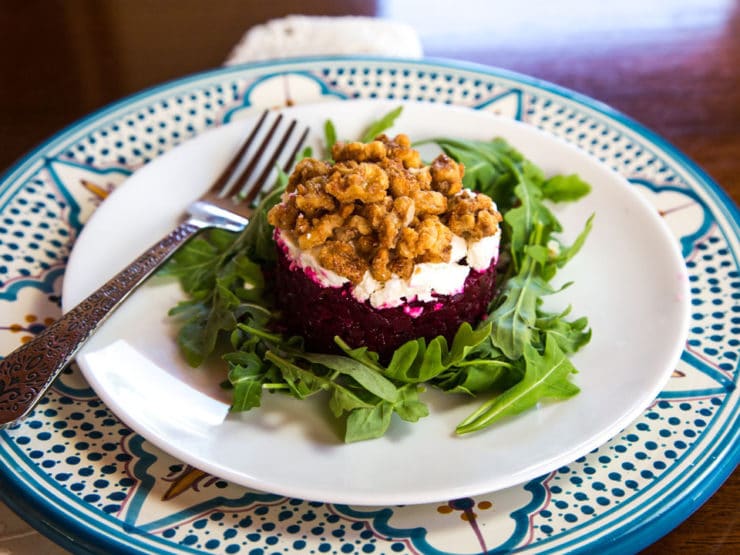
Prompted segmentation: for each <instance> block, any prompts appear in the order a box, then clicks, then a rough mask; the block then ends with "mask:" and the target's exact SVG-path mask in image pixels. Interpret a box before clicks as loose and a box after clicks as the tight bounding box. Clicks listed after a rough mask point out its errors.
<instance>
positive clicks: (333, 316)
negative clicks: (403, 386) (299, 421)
mask: <svg viewBox="0 0 740 555" xmlns="http://www.w3.org/2000/svg"><path fill="white" fill-rule="evenodd" d="M277 251H278V261H277V266H276V268H275V293H276V296H277V299H278V304H279V306H280V308H281V309H282V311H283V314H284V317H283V324H284V325H285V327H286V328H287V331H288V332H290V333H292V334H295V335H301V336H303V338H304V339H305V340H306V347H307V348H308V349H310V350H314V351H319V352H332V351H336V350H337V347H336V344H335V343H334V336H337V335H338V336H339V337H341V338H342V339H343V340H344V341H345V342H346V343H347V344H349V345H350V346H352V347H355V348H356V347H361V346H365V347H367V348H368V349H369V350H371V351H375V352H377V353H378V354H379V355H380V357H381V359H382V360H388V359H389V358H390V356H391V355H392V354H393V351H395V350H396V349H397V348H398V347H399V346H401V345H402V344H404V343H405V342H407V341H409V340H411V339H416V338H419V337H424V338H426V339H427V340H431V339H433V338H434V337H436V336H438V335H443V336H445V338H447V340H448V341H451V340H452V338H453V337H454V336H455V332H457V329H458V328H459V327H460V324H462V323H463V322H471V323H472V322H477V321H478V320H479V319H480V318H482V317H483V315H484V314H485V312H486V308H487V307H488V303H490V301H491V298H492V296H493V286H494V280H495V266H496V264H495V262H494V263H492V264H491V266H490V267H489V268H488V269H487V270H484V271H483V272H476V271H471V272H470V274H468V277H467V279H466V280H465V286H464V288H463V290H462V292H460V293H458V294H456V295H440V296H438V297H437V298H435V300H433V301H429V302H418V301H414V302H411V303H407V305H406V307H407V308H406V310H404V306H397V307H393V308H382V309H377V308H373V307H372V306H371V305H370V303H369V302H364V303H361V302H359V301H357V300H356V299H355V298H354V297H353V296H352V294H351V292H350V285H349V284H346V285H344V286H343V287H322V286H321V285H320V284H319V283H317V282H315V281H314V280H313V279H312V278H311V277H310V276H308V275H306V273H304V271H303V269H302V268H300V267H298V266H296V265H295V264H291V261H290V260H289V259H288V258H287V257H286V254H285V253H284V252H283V249H281V248H279V247H278V249H277ZM291 266H292V267H291ZM419 308H422V309H423V310H422V312H421V314H420V315H419V316H417V317H416V318H414V317H412V316H411V315H410V314H408V313H407V312H411V313H412V314H413V313H415V312H416V311H418V309H419ZM409 309H412V310H409ZM413 309H416V310H413Z"/></svg>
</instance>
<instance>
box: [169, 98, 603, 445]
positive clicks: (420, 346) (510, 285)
mask: <svg viewBox="0 0 740 555" xmlns="http://www.w3.org/2000/svg"><path fill="white" fill-rule="evenodd" d="M400 113H401V108H398V109H396V110H394V111H392V112H390V113H389V114H387V115H386V116H384V117H383V118H381V119H380V120H378V121H376V122H372V123H371V124H370V125H369V126H368V128H367V131H366V132H365V133H364V134H363V136H362V137H359V138H350V139H352V140H361V141H368V140H372V139H373V138H374V137H375V136H377V135H378V134H380V133H382V132H384V131H385V130H387V129H389V128H390V127H392V126H393V124H394V122H395V120H396V118H397V117H398V116H399V115H400ZM336 137H337V132H336V130H335V129H334V126H333V124H332V123H331V122H330V121H327V123H326V126H325V144H326V147H327V148H326V151H327V152H330V150H331V145H332V144H333V143H334V142H335V141H336ZM425 142H426V143H436V144H437V145H438V146H439V148H441V149H442V150H443V151H444V152H445V153H446V154H448V155H449V156H450V157H452V158H453V159H455V160H456V161H458V162H461V163H463V164H464V165H465V177H464V180H463V182H464V185H465V186H466V187H468V188H470V189H473V190H477V191H481V192H483V193H485V194H487V195H489V196H490V197H491V198H493V200H494V201H495V202H496V203H497V205H498V208H499V210H500V211H501V213H502V214H503V215H504V224H503V228H504V229H503V232H504V233H503V240H502V243H501V256H500V261H499V267H498V269H497V272H498V273H497V293H496V295H495V296H494V299H493V301H492V303H491V305H490V307H489V310H488V317H487V318H486V319H484V320H483V321H482V322H480V323H476V324H474V325H470V324H463V325H462V326H461V327H460V328H459V330H458V332H457V333H456V335H455V337H454V339H453V340H452V341H451V342H448V341H447V340H445V338H444V337H442V336H439V337H436V338H435V339H433V340H431V341H429V342H427V341H425V340H424V339H417V340H414V341H409V342H408V343H406V344H404V345H402V346H401V347H399V348H398V349H397V350H396V351H395V353H394V354H393V356H392V358H391V360H390V361H389V362H388V363H387V364H382V363H381V361H380V360H379V357H378V356H377V354H375V353H373V352H369V351H368V350H367V349H366V348H364V347H357V348H352V347H350V346H348V345H347V344H345V343H344V341H342V338H341V337H336V338H335V341H336V344H337V347H338V349H337V354H327V353H315V352H307V351H306V350H305V349H304V348H303V342H302V340H301V338H300V337H286V336H284V335H282V334H280V333H279V332H278V331H277V330H279V329H280V327H279V325H278V324H279V321H280V318H281V317H282V315H281V314H280V313H279V311H278V310H277V309H276V305H275V302H274V298H273V296H272V292H271V291H270V287H269V279H265V274H266V273H268V274H269V270H270V265H271V264H272V263H273V262H274V260H275V256H276V252H275V244H274V241H273V238H272V232H273V230H272V227H271V226H270V225H269V224H268V222H267V218H266V214H267V211H268V210H269V209H270V208H271V207H272V206H273V205H274V204H275V203H276V202H279V200H280V195H281V194H282V191H283V189H284V188H285V186H286V184H287V176H286V175H285V174H282V173H281V175H280V176H279V178H278V180H277V183H276V184H275V186H274V187H273V188H272V189H271V190H270V191H269V192H267V193H266V194H265V195H264V196H263V198H262V199H261V202H260V204H259V206H258V207H257V209H256V211H255V214H254V216H253V217H252V219H251V221H250V223H249V225H248V226H247V227H246V228H245V230H244V231H243V232H241V233H239V234H233V233H229V232H226V231H222V230H207V231H204V232H202V233H201V234H200V235H199V236H197V237H196V238H195V239H193V240H191V241H190V242H189V243H188V244H187V245H186V246H185V247H184V248H182V249H181V250H180V251H179V252H178V253H177V254H176V255H175V256H174V257H173V259H172V260H171V261H170V262H169V263H168V265H167V266H166V267H165V268H164V270H163V273H165V274H168V275H172V276H175V277H177V278H178V279H179V281H180V283H181V285H182V288H183V290H184V292H185V294H186V295H187V300H185V301H182V302H181V303H179V304H178V305H177V306H176V307H174V308H173V309H172V310H171V311H170V314H171V315H172V316H173V317H175V318H177V322H178V324H179V325H180V326H181V327H180V329H179V334H178V344H179V346H180V349H181V351H182V353H183V355H184V357H185V358H186V360H187V362H188V364H190V365H191V366H194V367H197V366H199V365H201V364H202V363H203V362H204V361H205V360H206V359H207V358H208V357H212V356H220V357H221V358H222V359H223V361H224V363H225V365H226V366H227V367H228V374H227V380H225V382H224V387H228V388H230V389H231V390H232V394H233V401H232V410H233V411H246V410H251V409H254V408H257V407H259V406H260V403H261V399H262V396H263V395H264V394H265V393H278V392H279V393H285V394H288V395H291V396H293V397H295V398H297V399H304V398H306V397H309V396H312V395H315V394H319V393H321V394H323V395H325V397H326V399H327V402H328V404H329V407H330V409H331V411H332V413H333V414H334V416H336V417H337V418H339V419H342V420H343V421H344V422H345V426H344V429H345V433H344V441H346V442H354V441H360V440H366V439H372V438H377V437H380V436H382V435H383V434H384V433H385V432H386V430H387V429H388V427H389V426H390V425H391V421H392V419H393V414H397V415H398V417H400V418H401V419H403V420H406V421H411V422H416V421H417V420H419V419H420V418H423V417H424V416H426V415H428V413H429V410H428V407H427V405H426V404H425V402H424V399H423V395H421V394H422V393H423V392H424V390H425V388H427V387H433V388H437V389H439V390H442V391H445V392H448V393H451V394H461V395H467V396H470V397H471V398H475V400H473V401H472V402H476V400H477V403H478V405H479V406H478V407H477V408H476V409H475V410H474V411H473V412H472V413H471V414H470V415H469V416H468V417H467V418H465V419H464V420H463V421H462V422H460V423H459V425H458V426H457V429H456V431H457V433H458V434H468V433H471V432H476V431H479V430H481V429H483V428H486V427H487V426H489V425H490V424H492V423H494V422H496V421H497V420H500V419H502V418H504V417H507V416H511V415H515V414H518V413H521V412H522V411H525V410H527V409H530V408H532V407H534V406H536V405H537V404H538V403H539V402H540V401H542V400H545V399H548V400H558V399H566V398H568V397H571V396H573V395H575V394H577V393H578V392H579V389H578V387H577V386H576V385H575V384H574V383H573V381H571V374H573V373H575V372H576V369H575V367H574V366H573V364H572V363H571V362H570V359H569V357H570V355H572V354H573V353H575V352H576V351H578V350H579V349H581V348H582V347H583V346H584V345H586V344H587V343H588V342H589V340H590V338H591V331H590V329H589V327H588V321H587V319H586V318H585V317H579V318H572V317H571V316H570V308H568V309H566V310H564V311H562V312H549V311H546V310H545V309H544V308H543V305H542V297H543V296H546V295H551V294H554V293H557V292H558V291H560V290H562V289H564V288H565V287H567V284H566V285H565V286H562V287H560V288H558V289H555V288H554V287H553V286H552V285H551V280H552V278H553V277H554V276H555V274H556V273H557V272H558V270H559V269H561V268H562V267H563V266H564V265H565V264H566V263H567V262H568V261H569V260H571V259H572V258H573V256H575V255H576V254H577V253H578V251H579V249H580V248H581V246H582V245H583V243H584V241H585V240H586V237H587V236H588V233H589V231H590V229H591V225H592V221H593V216H592V217H591V218H589V219H588V220H587V222H586V224H585V226H584V229H583V230H582V231H581V233H580V234H579V235H578V236H577V238H576V239H575V240H574V242H573V243H572V244H570V245H564V244H562V243H561V242H560V241H559V240H558V234H559V232H561V231H562V227H561V224H560V222H559V221H558V219H557V218H556V217H555V215H554V214H553V212H552V211H551V210H550V208H549V207H548V205H549V204H550V203H560V202H573V201H577V200H578V199H579V198H581V197H583V196H584V195H586V194H588V192H589V190H590V187H589V185H588V184H587V183H585V182H584V181H582V180H581V179H580V178H579V177H578V176H577V175H556V176H551V177H546V176H545V175H544V174H543V172H542V171H541V170H540V169H539V168H538V167H537V166H536V165H535V164H533V163H532V162H531V161H529V160H527V159H526V158H525V157H524V156H523V155H522V154H521V153H519V152H517V151H516V150H515V149H513V148H512V147H511V146H510V145H509V144H507V142H506V141H505V140H504V139H501V138H494V139H492V140H491V141H466V140H460V139H450V138H439V139H434V140H430V141H425ZM310 155H311V152H310V151H304V152H303V153H302V154H301V157H305V156H310Z"/></svg>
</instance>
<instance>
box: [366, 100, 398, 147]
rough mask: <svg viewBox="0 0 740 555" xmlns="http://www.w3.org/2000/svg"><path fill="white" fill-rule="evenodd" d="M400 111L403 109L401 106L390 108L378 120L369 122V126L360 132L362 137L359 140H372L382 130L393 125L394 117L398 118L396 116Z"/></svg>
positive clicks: (367, 141)
mask: <svg viewBox="0 0 740 555" xmlns="http://www.w3.org/2000/svg"><path fill="white" fill-rule="evenodd" d="M402 111H403V106H399V107H398V108H396V109H395V110H391V111H390V112H388V113H387V114H385V115H384V116H383V117H382V118H380V119H379V120H377V121H374V122H373V123H371V124H370V126H369V127H368V128H367V129H366V130H365V132H364V133H363V134H362V137H361V138H360V142H362V143H369V142H370V141H373V140H374V139H375V137H377V136H378V135H380V134H381V133H382V132H383V131H386V130H388V129H389V128H391V127H393V124H394V123H395V122H396V119H397V118H398V116H400V115H401V112H402Z"/></svg>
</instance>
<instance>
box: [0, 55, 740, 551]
mask: <svg viewBox="0 0 740 555" xmlns="http://www.w3.org/2000/svg"><path fill="white" fill-rule="evenodd" d="M355 98H357V99H386V100H391V101H414V102H428V103H443V104H458V105H464V106H468V107H472V108H475V109H478V110H482V111H488V112H493V113H495V114H498V115H499V116H502V117H505V118H510V119H516V120H521V121H523V122H525V123H527V124H530V125H531V126H535V127H539V128H541V129H542V130H544V131H546V132H547V133H550V134H552V135H554V136H556V137H559V138H560V139H561V140H563V141H565V142H569V143H571V144H572V145H574V146H576V147H578V148H579V149H581V150H582V151H584V152H586V153H588V154H590V155H591V156H592V157H594V158H596V159H598V160H600V161H601V162H603V163H605V164H606V165H607V166H609V167H611V168H612V169H613V170H614V171H616V172H617V173H618V174H621V175H622V176H623V177H624V178H626V179H627V180H628V181H629V182H630V183H631V184H632V187H633V188H634V190H635V191H637V192H638V193H639V194H640V195H642V196H643V197H644V198H645V199H646V200H647V201H648V203H649V204H650V205H652V206H653V208H654V209H655V211H656V212H657V213H658V214H659V215H660V216H661V217H662V218H664V220H665V223H666V224H667V225H668V227H669V229H670V230H671V233H672V234H673V236H674V238H675V241H676V243H677V244H678V245H679V248H680V251H681V254H682V255H683V258H684V260H685V262H686V267H687V269H688V278H689V287H690V297H691V298H690V301H691V324H690V326H691V327H690V330H689V337H688V340H687V342H686V345H685V348H684V350H683V352H682V353H681V356H680V360H679V361H678V362H677V364H675V368H673V369H672V375H671V377H670V379H669V380H668V382H667V384H665V386H664V387H663V389H662V391H661V392H660V393H659V395H658V399H657V401H656V402H655V403H653V404H652V405H651V406H650V407H649V408H647V409H646V410H644V411H642V412H641V413H640V414H637V415H634V417H635V418H636V419H635V420H633V421H632V422H631V423H629V424H626V423H625V425H626V428H625V429H624V430H611V433H610V434H609V435H611V436H613V437H612V439H611V440H609V441H608V442H606V443H604V444H602V445H600V446H599V447H596V446H595V445H593V446H589V448H591V447H595V448H594V449H593V450H591V451H590V452H588V453H585V454H583V455H582V456H580V458H578V459H576V460H575V461H574V462H572V463H570V464H567V466H561V467H559V468H556V469H552V470H550V471H547V472H544V471H543V472H544V473H543V474H541V475H538V476H535V477H531V478H528V481H527V482H525V483H523V484H520V485H512V486H511V487H509V488H507V489H504V490H501V491H497V492H496V493H478V494H477V495H475V496H466V497H459V496H457V497H456V498H455V499H445V500H443V501H435V502H434V503H427V504H421V505H412V506H381V507H367V506H358V505H354V504H348V503H346V502H345V503H343V504H331V503H320V502H309V501H303V500H301V499H297V498H294V497H291V496H288V497H286V496H284V494H285V492H283V494H274V493H262V492H259V491H256V490H251V489H247V488H245V487H244V486H239V485H236V484H235V483H233V482H228V481H225V480H223V479H221V478H217V477H215V476H212V475H210V474H207V473H206V472H205V471H203V470H199V469H196V468H194V467H192V466H190V465H188V464H186V463H183V462H181V461H180V460H178V459H175V458H173V457H172V456H170V455H167V454H166V453H165V452H164V451H162V450H160V449H159V448H158V447H157V446H155V444H154V443H152V442H150V441H149V440H147V439H145V438H144V436H142V435H139V434H137V433H134V432H132V430H131V429H130V428H129V427H127V426H126V425H125V424H124V423H123V422H122V421H120V420H119V419H118V418H117V417H116V416H115V415H114V413H113V412H112V411H111V410H110V409H109V408H108V407H107V406H106V405H105V404H104V403H103V402H102V401H101V400H100V398H98V396H97V395H96V394H95V393H94V391H93V390H92V389H91V388H90V387H89V385H88V383H87V382H86V381H85V379H84V378H83V377H82V375H81V374H80V372H79V371H78V370H76V369H74V368H73V369H70V370H69V371H67V372H66V373H65V374H64V375H63V376H62V377H61V378H60V379H59V380H58V381H57V382H56V383H55V385H54V387H53V388H52V389H51V391H50V392H49V393H48V394H47V396H46V397H45V399H44V400H43V401H42V404H41V405H39V407H38V408H37V409H36V410H35V411H34V413H33V414H32V415H31V416H30V417H29V418H28V419H27V420H25V421H24V422H23V423H21V424H19V425H17V426H14V427H11V428H9V429H6V430H3V431H2V432H0V436H2V442H0V460H2V462H3V467H2V469H0V488H1V489H0V491H1V492H2V495H3V497H4V499H5V501H6V502H7V503H8V504H10V505H11V506H13V507H14V508H15V509H16V510H17V511H18V512H20V513H21V514H22V515H23V516H24V517H25V518H26V519H28V520H30V521H31V522H32V523H33V524H34V525H35V526H37V527H38V528H39V529H40V530H42V531H43V532H44V533H46V534H47V535H49V536H50V537H52V538H53V539H55V540H57V541H59V542H60V543H62V544H63V545H65V546H66V547H68V548H70V549H72V550H76V551H91V552H101V553H111V552H134V551H145V552H153V551H154V552H157V551H161V552H214V553H216V552H219V553H254V554H257V553H292V552H306V553H354V552H357V553H434V554H439V553H483V552H491V551H506V550H512V549H517V550H528V549H530V550H533V551H538V552H540V551H553V552H558V551H559V552H573V551H579V550H594V551H599V552H604V551H609V550H613V551H615V552H616V551H618V552H629V551H635V550H638V549H640V548H641V547H643V546H645V545H646V544H648V543H650V542H651V541H654V540H655V539H657V538H658V537H660V536H662V535H663V534H665V533H666V532H667V531H668V530H670V529H671V528H672V527H674V526H676V525H677V524H679V523H680V522H681V521H682V520H683V519H684V518H685V517H686V516H688V514H690V512H691V511H693V510H694V509H695V508H696V507H697V506H698V504H699V503H701V502H702V501H703V500H705V499H706V498H707V497H708V496H709V495H711V493H713V492H714V490H715V489H716V488H717V487H718V486H719V485H720V484H721V482H722V481H723V480H724V478H725V477H726V476H727V475H728V474H729V472H731V471H732V469H733V468H734V467H735V466H736V464H737V462H738V452H739V451H740V449H739V448H738V445H739V442H738V434H739V433H740V432H738V429H739V428H738V425H737V412H738V410H737V409H738V398H737V397H738V392H737V389H736V387H735V385H736V382H737V372H738V360H737V358H738V354H737V353H738V343H739V341H738V339H737V337H738V336H740V311H739V308H738V307H739V305H740V303H738V298H740V272H739V271H738V270H739V269H738V254H739V253H740V244H739V237H738V224H737V222H738V219H740V218H739V216H740V215H739V214H738V211H737V208H736V207H735V206H734V205H733V204H732V202H731V201H730V200H729V199H727V198H726V196H724V194H723V193H722V192H721V190H720V189H719V188H718V187H717V186H716V185H715V184H714V183H712V182H711V181H710V180H709V178H707V176H705V175H704V174H703V173H702V172H701V171H700V170H699V169H698V168H696V166H694V165H693V164H692V163H691V162H690V161H688V160H687V159H686V158H685V157H684V156H682V155H681V154H680V153H678V152H677V151H675V149H673V148H672V147H671V146H670V145H668V144H666V143H665V142H664V141H663V140H661V139H660V138H658V137H656V136H655V135H653V134H652V133H650V132H649V131H647V130H645V129H643V128H641V127H640V126H639V125H637V124H635V123H634V122H632V121H630V120H628V119H627V118H625V117H624V116H621V115H620V114H617V113H615V112H613V111H611V110H609V109H608V108H605V107H604V106H603V105H600V104H598V103H596V102H594V101H592V100H590V99H587V98H583V97H580V96H578V95H575V94H573V93H571V92H569V91H565V90H562V89H559V88H557V87H554V86H552V85H547V84H543V83H541V82H539V81H535V80H533V79H529V78H526V77H522V76H519V75H513V74H510V73H507V72H503V71H500V70H493V69H489V68H483V67H479V66H470V65H462V64H458V63H454V64H452V63H447V62H423V61H422V62H420V61H390V60H372V59H341V58H337V59H315V60H305V61H286V62H279V63H266V64H258V65H250V66H243V67H234V68H226V69H220V70H216V71H213V72H209V73H205V74H200V75H196V76H193V77H189V78H186V79H183V80H180V81H176V82H173V83H170V84H167V85H164V86H162V87H159V88H155V89H152V90H149V91H146V92H144V93H141V94H139V95H136V96H134V97H131V98H129V99H126V100H124V101H122V102H119V103H117V104H115V105H113V106H111V107H109V108H106V109H104V110H101V111H100V112H98V113H96V114H94V115H92V116H90V117H89V118H87V119H85V120H83V121H81V122H79V123H78V124H76V125H74V126H72V127H70V128H69V129H68V130H66V131H63V132H62V133H60V134H59V135H57V136H56V137H54V138H53V139H51V140H50V141H49V142H47V143H46V144H44V145H43V146H41V147H40V148H39V149H37V150H36V151H35V152H33V153H31V154H30V155H28V156H27V157H26V158H25V159H24V160H22V161H21V162H20V163H19V164H18V165H17V166H16V167H14V168H13V169H12V170H11V171H10V172H9V173H8V174H7V175H6V176H5V177H4V179H3V181H2V183H0V257H1V258H2V261H0V305H1V306H2V307H3V309H2V310H1V311H0V314H1V316H0V348H2V352H9V351H10V350H12V349H13V348H14V347H16V346H17V345H18V344H19V342H21V341H24V340H27V338H30V337H31V336H32V335H33V334H35V333H38V331H39V330H41V329H43V327H44V326H45V325H46V324H47V323H48V322H49V321H50V320H51V319H53V318H55V317H57V316H58V315H59V310H60V309H59V293H60V291H61V281H62V279H61V278H62V276H63V274H64V270H65V266H66V258H67V256H68V254H69V252H70V249H71V247H72V245H73V244H74V242H75V240H76V238H77V236H78V234H79V233H80V231H81V229H82V227H83V225H84V223H85V222H86V221H87V219H88V218H89V216H90V215H91V213H92V212H93V211H94V209H95V208H96V207H97V205H98V204H99V203H100V202H101V201H102V200H103V199H104V198H105V197H106V196H108V194H109V193H110V192H111V191H113V190H114V189H115V188H116V186H117V185H119V184H120V183H121V182H122V181H124V180H125V179H126V178H127V177H128V176H129V175H130V174H131V173H132V172H133V171H134V170H136V169H138V168H139V167H141V166H142V165H144V164H146V163H148V162H150V161H152V160H154V159H155V158H158V157H159V156H160V155H162V154H164V153H165V152H167V151H169V150H170V149H172V147H174V146H175V145H177V144H179V143H181V142H184V141H186V140H187V139H190V138H192V137H194V136H196V135H200V134H201V133H202V132H203V131H205V130H206V129H208V128H211V127H217V126H220V125H221V124H223V123H228V122H231V121H233V120H237V119H239V118H240V117H241V116H242V115H244V114H248V113H249V112H250V111H253V110H255V109H258V108H261V107H265V106H276V105H288V104H299V105H302V104H309V103H315V102H321V101H325V100H329V99H331V100H344V99H355ZM522 150H526V149H524V148H522ZM125 188H126V187H123V188H121V192H123V191H124V190H125ZM644 239H645V243H653V242H654V241H653V239H654V238H653V237H645V238H644ZM648 264H649V263H648ZM660 267H661V265H660V264H658V265H657V266H656V269H658V268H660ZM94 272H95V270H94V269H93V268H91V273H94ZM645 272H646V275H650V274H651V268H650V266H649V265H648V266H646V269H645ZM669 279H671V278H669ZM672 279H675V276H673V278H672ZM667 286H668V284H667ZM586 312H587V311H586ZM657 316H658V315H657V314H656V318H657ZM652 326H654V329H651V326H650V325H648V326H646V329H645V330H644V332H643V333H644V334H645V335H650V334H655V335H656V336H657V335H659V331H660V330H659V328H660V327H661V326H662V324H660V323H659V321H658V320H657V319H656V320H655V321H654V322H652ZM620 348H622V349H627V350H628V349H630V348H631V346H630V345H622V346H620ZM584 352H585V351H584ZM604 356H607V355H604ZM582 396H584V395H583V394H582ZM571 402H572V401H568V402H566V403H562V404H561V406H562V407H563V408H564V409H565V408H567V406H568V404H569V403H571ZM586 417H588V415H584V418H586ZM415 426H417V427H418V426H421V427H423V421H422V422H420V423H419V424H417V425H415ZM414 431H415V430H414ZM492 437H493V436H492ZM258 455H259V456H261V457H269V456H270V455H269V453H267V452H262V453H258ZM272 462H273V463H274V464H275V465H279V464H281V461H280V459H275V460H273V461H272ZM283 464H284V461H283ZM210 470H216V469H215V468H210ZM218 474H223V473H220V472H219V473H218ZM512 483H513V482H512ZM252 485H255V482H252ZM273 491H274V490H273ZM462 495H468V493H463V494H462Z"/></svg>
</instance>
